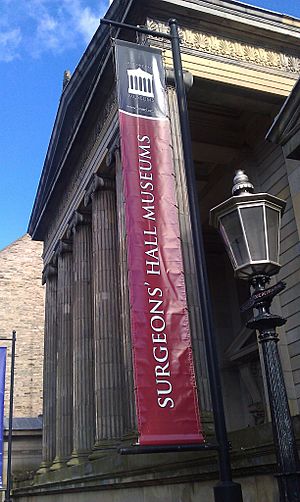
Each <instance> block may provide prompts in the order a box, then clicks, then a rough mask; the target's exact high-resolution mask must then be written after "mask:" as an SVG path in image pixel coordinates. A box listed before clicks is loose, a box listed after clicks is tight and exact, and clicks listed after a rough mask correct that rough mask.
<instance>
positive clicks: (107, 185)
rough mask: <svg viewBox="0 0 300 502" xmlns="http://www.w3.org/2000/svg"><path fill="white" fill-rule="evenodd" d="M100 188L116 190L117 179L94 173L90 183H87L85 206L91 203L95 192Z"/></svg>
mask: <svg viewBox="0 0 300 502" xmlns="http://www.w3.org/2000/svg"><path fill="white" fill-rule="evenodd" d="M100 190H109V191H112V192H114V191H115V181H114V180H113V179H111V178H107V177H102V176H98V175H97V174H94V175H93V177H92V179H91V180H90V182H89V184H88V185H87V188H86V192H85V196H84V205H85V207H86V206H88V205H89V203H90V201H91V198H92V197H93V194H94V193H95V192H98V191H100Z"/></svg>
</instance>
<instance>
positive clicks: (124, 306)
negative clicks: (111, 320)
mask: <svg viewBox="0 0 300 502" xmlns="http://www.w3.org/2000/svg"><path fill="white" fill-rule="evenodd" d="M114 156H115V169H116V200H117V218H118V244H119V246H118V248H119V249H118V251H119V270H120V307H121V308H120V310H121V315H120V321H121V333H122V342H123V354H124V378H125V388H124V395H125V399H126V407H125V417H124V418H125V424H124V426H125V433H126V434H129V435H132V434H137V421H136V407H135V396H134V380H133V364H132V346H131V326H130V305H129V290H128V265H127V248H126V224H125V200H124V191H123V174H122V165H121V158H120V152H119V150H118V149H116V150H115V152H114Z"/></svg>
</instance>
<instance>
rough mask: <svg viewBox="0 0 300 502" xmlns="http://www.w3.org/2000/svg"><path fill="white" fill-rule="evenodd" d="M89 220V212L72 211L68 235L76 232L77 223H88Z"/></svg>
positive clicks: (90, 219) (90, 218) (90, 217)
mask: <svg viewBox="0 0 300 502" xmlns="http://www.w3.org/2000/svg"><path fill="white" fill-rule="evenodd" d="M91 221H92V216H91V213H88V212H80V211H74V213H73V216H72V218H71V219H70V221H69V228H68V237H70V236H71V235H72V234H74V233H75V232H76V229H77V227H78V226H79V225H89V224H90V223H91Z"/></svg>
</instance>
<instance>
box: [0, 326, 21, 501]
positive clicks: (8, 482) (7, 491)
mask: <svg viewBox="0 0 300 502" xmlns="http://www.w3.org/2000/svg"><path fill="white" fill-rule="evenodd" d="M16 340H17V333H16V331H13V332H12V337H11V338H5V337H2V338H0V341H5V342H11V366H10V389H9V417H8V438H7V469H6V489H5V499H4V502H12V499H11V493H10V492H11V481H12V479H11V460H12V423H13V407H14V380H15V358H16ZM2 433H3V432H2Z"/></svg>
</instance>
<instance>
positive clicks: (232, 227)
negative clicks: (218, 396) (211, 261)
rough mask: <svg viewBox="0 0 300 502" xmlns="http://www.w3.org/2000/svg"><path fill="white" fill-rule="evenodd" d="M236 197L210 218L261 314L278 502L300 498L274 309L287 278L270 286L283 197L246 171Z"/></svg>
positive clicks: (257, 321)
mask: <svg viewBox="0 0 300 502" xmlns="http://www.w3.org/2000/svg"><path fill="white" fill-rule="evenodd" d="M232 195H233V196H232V197H231V198H230V199H228V200H226V201H225V202H223V203H222V204H219V205H218V206H216V207H214V208H213V209H211V211H210V223H211V224H212V225H213V226H214V227H216V228H218V229H219V231H220V233H221V235H222V238H223V240H224V243H225V247H226V249H227V252H228V255H229V258H230V260H231V263H232V266H233V269H234V272H235V275H236V277H237V278H239V279H244V280H248V281H249V282H250V284H251V286H252V289H253V293H252V295H251V297H250V299H249V300H248V302H246V304H244V305H243V307H242V310H248V309H251V308H255V309H256V310H257V315H255V316H254V317H253V318H252V319H251V320H250V321H248V322H247V327H248V328H251V329H256V330H257V331H258V333H259V334H258V341H259V343H260V344H261V346H262V353H263V360H264V366H265V374H266V380H267V388H268V394H269V403H270V409H271V418H272V428H273V437H274V443H275V449H276V458H277V468H278V472H277V474H276V478H277V481H278V487H279V494H280V502H296V501H299V500H300V477H299V458H298V452H297V446H296V440H295V435H294V431H293V425H292V419H291V414H290V410H289V404H288V399H287V393H286V388H285V383H284V378H283V372H282V368H281V363H280V358H279V353H278V347H277V342H278V340H279V338H278V334H277V333H276V327H278V326H282V325H283V324H285V322H286V319H284V318H282V317H281V316H279V315H274V314H271V313H270V306H271V303H272V300H273V298H274V296H276V295H277V294H278V293H279V292H280V291H282V290H283V289H284V288H285V284H284V283H283V282H279V283H277V284H276V285H275V286H272V287H267V286H268V284H269V282H270V278H271V276H273V275H274V274H276V273H277V272H278V271H279V269H280V263H279V243H280V222H281V215H282V213H283V211H284V208H285V202H284V201H283V200H281V199H279V198H278V197H274V196H273V195H270V194H267V193H257V194H255V193H254V187H253V185H252V184H251V183H250V182H249V179H248V176H247V175H246V174H245V173H244V172H243V171H241V170H239V171H237V172H236V175H235V178H234V186H233V189H232Z"/></svg>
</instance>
